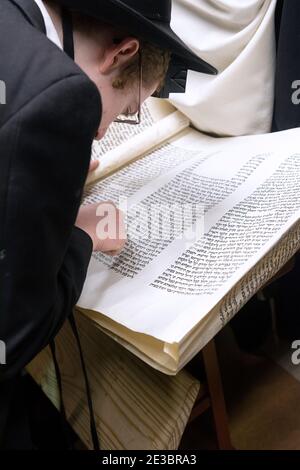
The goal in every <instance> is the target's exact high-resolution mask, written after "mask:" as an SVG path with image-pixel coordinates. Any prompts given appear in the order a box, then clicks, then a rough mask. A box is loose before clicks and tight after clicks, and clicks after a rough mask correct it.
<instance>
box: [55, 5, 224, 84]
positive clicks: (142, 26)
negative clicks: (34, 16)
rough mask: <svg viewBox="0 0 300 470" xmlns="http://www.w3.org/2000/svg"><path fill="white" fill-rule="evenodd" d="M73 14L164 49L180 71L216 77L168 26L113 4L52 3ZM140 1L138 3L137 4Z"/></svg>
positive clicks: (206, 64)
mask: <svg viewBox="0 0 300 470" xmlns="http://www.w3.org/2000/svg"><path fill="white" fill-rule="evenodd" d="M56 1H57V2H58V3H60V4H62V5H64V6H66V7H68V8H70V9H71V10H73V11H79V12H81V13H85V14H86V15H88V16H92V17H94V18H97V19H99V20H102V21H105V22H107V23H110V24H113V25H115V26H118V27H121V28H124V29H125V30H126V31H128V32H129V33H130V34H133V35H136V36H138V37H140V38H142V39H144V40H146V41H149V42H151V43H153V44H156V45H157V46H159V47H161V48H162V49H168V50H169V51H170V52H171V53H172V54H173V55H174V56H176V58H177V60H178V59H179V60H180V63H181V64H182V66H183V67H185V68H186V69H190V70H195V71H197V72H202V73H206V74H210V75H216V74H217V73H218V71H217V69H216V68H215V67H213V66H212V65H210V64H208V63H207V62H205V61H204V60H203V59H201V58H200V57H198V56H197V55H196V54H195V53H194V52H193V51H192V50H191V49H190V48H188V47H187V46H186V45H185V44H184V42H183V41H182V40H181V39H180V38H179V37H178V36H177V34H175V32H174V31H173V30H172V29H171V27H170V25H169V24H168V23H166V22H163V21H157V20H154V19H149V18H147V17H145V16H143V15H141V14H140V13H139V12H137V11H136V10H134V9H133V8H131V7H130V6H128V5H126V4H124V3H123V2H122V1H117V0H101V2H97V1H95V0H84V1H82V0H56ZM141 1H142V0H141Z"/></svg>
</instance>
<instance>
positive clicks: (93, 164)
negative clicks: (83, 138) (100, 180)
mask: <svg viewBox="0 0 300 470" xmlns="http://www.w3.org/2000/svg"><path fill="white" fill-rule="evenodd" d="M99 164H100V162H99V160H91V162H90V167H89V174H90V173H93V171H95V170H97V168H98V166H99Z"/></svg>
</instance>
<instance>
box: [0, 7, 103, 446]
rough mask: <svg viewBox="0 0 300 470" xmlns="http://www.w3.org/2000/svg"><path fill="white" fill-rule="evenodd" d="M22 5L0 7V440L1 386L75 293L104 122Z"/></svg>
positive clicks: (85, 81) (95, 95) (78, 77)
mask: <svg viewBox="0 0 300 470" xmlns="http://www.w3.org/2000/svg"><path fill="white" fill-rule="evenodd" d="M26 1H28V0H26ZM29 1H31V0H29ZM32 1H33V0H32ZM19 3H21V2H20V1H18V0H1V2H0V80H3V81H4V82H5V84H6V104H5V105H0V340H2V341H4V342H5V343H6V351H7V354H6V365H1V366H0V442H1V433H2V434H3V429H4V427H5V422H6V420H7V415H8V407H7V403H8V400H9V399H10V396H11V391H9V390H11V389H10V386H9V385H8V384H9V383H11V382H10V381H11V379H13V378H14V377H15V376H16V375H17V374H18V372H19V371H20V370H21V369H22V368H23V367H24V366H25V365H26V364H27V363H28V362H29V361H30V360H31V359H32V358H33V357H34V356H35V355H36V354H37V353H38V352H39V351H40V350H41V349H42V348H43V347H44V346H45V345H47V344H48V343H49V341H50V340H51V339H52V338H53V337H54V336H55V335H56V334H57V332H58V330H59V329H60V327H61V326H62V324H63V323H64V321H65V319H66V317H67V316H68V315H69V313H70V312H71V310H72V307H73V306H74V305H75V303H76V302H77V300H78V298H79V296H80V294H81V290H82V287H83V283H84V280H85V277H86V271H87V266H88V263H89V260H90V256H91V252H92V241H91V239H90V237H89V236H88V235H87V234H86V233H84V232H83V231H81V230H80V229H78V228H76V227H74V223H75V220H76V216H77V213H78V209H79V206H80V202H81V197H82V191H83V186H84V182H85V179H86V176H87V171H88V166H89V162H90V155H91V145H92V141H93V138H94V136H95V133H96V130H97V128H98V125H99V122H100V119H101V98H100V95H99V92H98V90H97V88H96V86H95V85H94V83H93V82H92V81H91V80H90V79H89V78H88V77H87V76H86V75H85V74H84V73H83V71H82V70H81V69H80V68H79V67H78V66H77V65H76V64H75V63H74V62H73V61H72V60H71V59H69V58H68V56H67V55H66V54H65V53H64V52H62V51H61V50H59V49H58V48H57V47H56V46H55V45H54V44H53V43H52V42H51V41H49V40H48V39H47V37H46V36H45V34H44V33H43V32H41V31H39V30H38V29H37V24H36V17H35V18H34V17H33V16H32V15H31V14H30V13H28V11H26V8H25V9H24V8H23V7H22V6H21V7H20V5H19ZM22 5H23V2H22ZM38 15H40V16H39V18H38V20H39V21H41V22H43V19H42V15H41V14H40V12H39V11H38Z"/></svg>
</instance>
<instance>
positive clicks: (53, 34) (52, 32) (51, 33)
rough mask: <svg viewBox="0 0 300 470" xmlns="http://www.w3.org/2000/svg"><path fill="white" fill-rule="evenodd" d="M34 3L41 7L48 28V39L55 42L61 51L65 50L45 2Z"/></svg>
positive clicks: (36, 0)
mask: <svg viewBox="0 0 300 470" xmlns="http://www.w3.org/2000/svg"><path fill="white" fill-rule="evenodd" d="M34 1H35V3H36V4H37V6H38V7H39V9H40V10H41V13H42V15H43V18H44V22H45V26H46V34H47V38H48V39H50V40H51V41H52V42H54V44H56V45H57V46H58V47H59V48H60V49H63V46H62V44H61V42H60V39H59V36H58V33H57V31H56V29H55V26H54V23H53V21H52V18H51V16H50V15H49V13H48V11H47V8H46V7H45V5H44V2H43V1H42V0H34Z"/></svg>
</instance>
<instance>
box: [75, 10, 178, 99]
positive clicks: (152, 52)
mask: <svg viewBox="0 0 300 470" xmlns="http://www.w3.org/2000/svg"><path fill="white" fill-rule="evenodd" d="M73 21H74V25H75V26H76V28H77V29H78V30H80V31H82V32H83V33H84V34H87V35H89V36H92V35H94V34H97V33H99V30H100V28H102V29H103V28H112V29H114V31H115V32H116V36H117V37H118V38H120V37H126V35H130V34H129V33H128V32H125V31H121V30H117V28H115V27H114V26H112V25H109V24H107V23H104V22H103V21H101V20H97V19H95V18H92V17H89V16H86V15H82V14H79V13H75V12H73ZM136 39H138V41H139V43H140V49H139V53H137V54H136V55H135V56H134V57H133V58H132V60H131V61H130V62H129V64H127V65H126V66H125V67H124V68H123V69H122V71H121V73H120V75H119V76H118V77H117V78H115V79H114V80H113V83H112V86H113V87H114V88H116V89H119V90H124V89H125V88H127V86H130V85H132V84H134V83H135V82H136V81H137V80H138V77H139V54H141V62H142V72H143V73H142V77H143V85H144V86H145V87H146V88H147V89H149V88H150V87H151V86H153V85H154V84H155V83H156V82H158V90H159V89H160V88H161V87H162V86H163V84H164V80H165V77H166V73H167V70H168V67H169V63H170V58H171V54H170V52H169V51H168V50H164V49H161V48H159V47H158V46H156V45H154V44H151V43H149V42H146V41H144V40H142V39H140V38H138V37H137V38H136Z"/></svg>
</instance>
